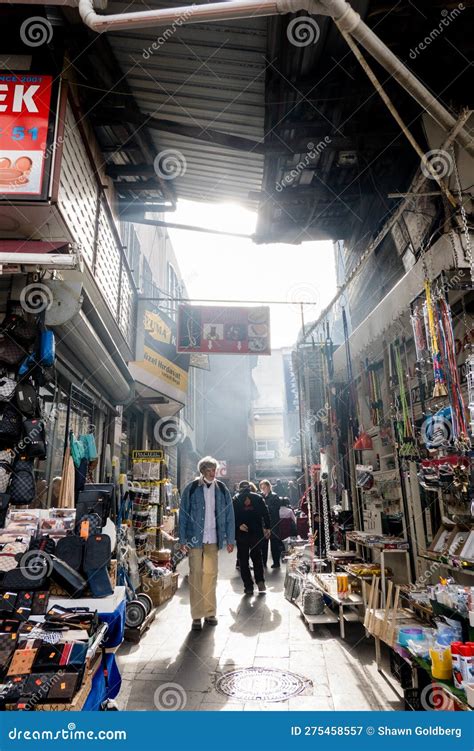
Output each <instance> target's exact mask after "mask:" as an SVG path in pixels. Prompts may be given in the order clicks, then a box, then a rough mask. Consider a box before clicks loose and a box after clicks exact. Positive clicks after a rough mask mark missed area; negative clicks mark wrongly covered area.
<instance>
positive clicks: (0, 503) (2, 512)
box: [0, 493, 10, 527]
mask: <svg viewBox="0 0 474 751" xmlns="http://www.w3.org/2000/svg"><path fill="white" fill-rule="evenodd" d="M9 505H10V493H0V527H4V526H5V519H6V518H7V511H8V506H9Z"/></svg>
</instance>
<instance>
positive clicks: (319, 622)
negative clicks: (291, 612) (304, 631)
mask: <svg viewBox="0 0 474 751" xmlns="http://www.w3.org/2000/svg"><path fill="white" fill-rule="evenodd" d="M295 603H296V605H297V606H298V608H299V609H300V611H301V614H302V616H303V618H304V620H305V623H306V625H307V626H308V628H309V630H310V631H314V627H315V626H327V625H328V624H330V623H337V622H338V621H339V618H338V617H337V615H335V613H333V612H332V610H330V608H324V613H321V615H308V614H307V613H305V612H304V610H303V604H302V603H301V602H300V601H299V600H295Z"/></svg>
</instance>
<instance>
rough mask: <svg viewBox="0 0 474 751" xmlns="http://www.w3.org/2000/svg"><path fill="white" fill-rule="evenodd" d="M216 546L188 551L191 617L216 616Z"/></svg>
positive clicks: (207, 545) (204, 546)
mask: <svg viewBox="0 0 474 751" xmlns="http://www.w3.org/2000/svg"><path fill="white" fill-rule="evenodd" d="M216 587H217V545H215V544H214V545H209V544H204V545H203V546H202V548H192V549H191V550H190V551H189V598H190V601H191V617H192V618H193V620H194V619H195V618H209V617H210V616H211V615H215V614H216V608H217V605H216Z"/></svg>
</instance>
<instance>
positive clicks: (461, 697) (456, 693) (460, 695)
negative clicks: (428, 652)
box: [410, 653, 472, 712]
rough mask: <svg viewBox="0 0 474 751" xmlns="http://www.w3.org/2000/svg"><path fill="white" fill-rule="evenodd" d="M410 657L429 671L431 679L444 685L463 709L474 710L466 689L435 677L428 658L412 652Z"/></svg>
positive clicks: (449, 694)
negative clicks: (467, 698)
mask: <svg viewBox="0 0 474 751" xmlns="http://www.w3.org/2000/svg"><path fill="white" fill-rule="evenodd" d="M410 657H411V659H412V660H413V662H414V663H415V664H416V665H418V666H419V667H420V668H422V669H423V670H424V671H425V672H426V673H428V675H429V677H430V678H431V680H433V681H435V682H436V684H438V685H440V686H442V688H443V691H444V692H445V693H446V694H447V696H449V697H450V698H451V699H453V700H454V701H455V702H456V704H457V705H458V706H459V707H460V708H461V709H463V710H464V711H467V712H471V711H472V709H471V707H470V706H469V705H468V703H467V700H466V694H465V693H464V691H461V690H460V689H458V688H455V686H454V685H453V683H452V682H451V681H444V680H441V679H440V678H433V675H432V673H431V666H430V663H429V662H428V661H427V660H423V658H421V657H417V656H416V655H413V654H411V653H410Z"/></svg>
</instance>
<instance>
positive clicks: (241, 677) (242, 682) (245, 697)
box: [216, 668, 311, 702]
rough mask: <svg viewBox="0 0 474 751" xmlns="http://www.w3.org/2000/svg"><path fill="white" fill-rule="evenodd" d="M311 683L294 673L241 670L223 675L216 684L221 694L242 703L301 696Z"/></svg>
mask: <svg viewBox="0 0 474 751" xmlns="http://www.w3.org/2000/svg"><path fill="white" fill-rule="evenodd" d="M310 685H311V682H310V681H308V680H306V679H305V678H302V677H301V676H300V675H296V673H288V672H287V671H286V670H274V669H273V668H243V669H242V670H232V671H231V672H230V673H225V675H223V676H222V677H221V678H219V680H218V681H217V683H216V688H217V690H218V691H220V693H221V694H225V695H226V696H232V697H235V698H236V699H241V700H242V701H244V702H246V701H285V699H289V698H290V696H296V695H297V694H301V693H302V692H303V691H304V690H305V689H306V688H308V686H310Z"/></svg>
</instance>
